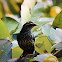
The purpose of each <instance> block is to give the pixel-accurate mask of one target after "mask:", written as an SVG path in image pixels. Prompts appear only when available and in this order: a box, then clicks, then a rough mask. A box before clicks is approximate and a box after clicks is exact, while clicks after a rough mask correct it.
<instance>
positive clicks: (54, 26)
mask: <svg viewBox="0 0 62 62" xmlns="http://www.w3.org/2000/svg"><path fill="white" fill-rule="evenodd" d="M5 2H6V3H7V6H8V7H6V8H7V9H6V10H5V9H4V4H3V3H2V1H0V3H1V4H0V8H1V10H0V18H1V19H2V20H1V19H0V39H5V38H6V37H9V39H10V40H11V41H12V38H11V36H10V35H13V34H15V35H16V36H17V33H19V32H20V30H21V27H22V25H23V24H24V23H25V22H27V21H30V20H31V21H33V22H35V23H37V24H38V25H39V26H37V27H34V28H33V29H32V32H33V34H34V35H35V37H36V41H35V50H36V51H37V52H38V53H39V55H37V56H36V58H37V59H36V60H38V58H40V59H39V60H40V61H41V59H42V60H43V61H44V60H45V58H44V57H43V56H47V57H46V59H47V58H48V56H50V55H52V56H54V54H55V53H56V52H57V51H55V50H56V49H58V52H59V51H60V50H61V49H62V46H61V45H62V11H61V12H60V13H59V14H58V15H57V16H56V17H55V19H54V18H50V17H51V16H50V14H49V13H50V8H51V7H52V6H53V5H51V6H50V5H49V4H47V3H48V2H47V0H46V1H43V2H42V1H40V2H38V1H37V0H34V1H33V0H30V1H29V0H27V1H26V0H24V2H23V3H22V5H21V4H20V5H21V10H20V8H19V6H18V4H17V3H16V2H14V1H12V0H6V1H5ZM46 2H47V3H46ZM59 2H60V1H59ZM29 3H30V4H29ZM56 3H57V2H56ZM45 4H46V7H45ZM58 6H60V5H59V4H58ZM61 6H62V5H61ZM61 6H60V7H61ZM3 10H5V11H4V12H6V14H8V13H9V14H14V15H17V17H20V11H21V17H20V18H21V21H19V23H18V22H17V21H18V20H19V19H18V20H16V18H15V19H13V17H12V18H11V17H3V16H5V13H4V12H2V11H3ZM3 14H4V15H3ZM55 15H56V14H55ZM46 17H48V18H46ZM52 22H53V23H52ZM20 23H21V24H20ZM50 23H51V24H50ZM15 43H16V44H15ZM12 44H13V46H14V45H16V46H14V47H12V58H19V57H20V55H22V53H23V50H22V49H20V48H19V47H18V44H17V42H16V41H14V42H12ZM53 51H55V52H53ZM49 53H50V54H49ZM0 54H3V52H2V51H0ZM32 56H33V55H32ZM32 56H31V57H32ZM31 57H30V55H29V57H28V58H29V59H28V60H29V61H35V60H33V59H35V58H31ZM26 58H27V57H26ZM53 58H55V57H53ZM56 59H58V58H56ZM58 60H60V61H62V59H61V57H60V59H58ZM58 60H57V61H58Z"/></svg>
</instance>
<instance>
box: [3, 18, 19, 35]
mask: <svg viewBox="0 0 62 62" xmlns="http://www.w3.org/2000/svg"><path fill="white" fill-rule="evenodd" d="M2 20H3V22H4V23H5V24H6V26H7V28H8V30H9V33H10V34H13V33H14V32H16V30H17V29H18V22H17V21H16V20H14V19H13V18H10V17H4V18H2Z"/></svg>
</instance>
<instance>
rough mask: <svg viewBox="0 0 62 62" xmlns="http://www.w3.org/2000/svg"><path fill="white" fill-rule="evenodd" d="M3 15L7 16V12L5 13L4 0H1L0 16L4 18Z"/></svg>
mask: <svg viewBox="0 0 62 62" xmlns="http://www.w3.org/2000/svg"><path fill="white" fill-rule="evenodd" d="M3 16H5V13H4V8H3V5H2V2H1V1H0V18H2V17H3Z"/></svg>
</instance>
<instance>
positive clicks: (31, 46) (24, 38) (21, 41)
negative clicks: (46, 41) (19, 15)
mask: <svg viewBox="0 0 62 62" xmlns="http://www.w3.org/2000/svg"><path fill="white" fill-rule="evenodd" d="M34 26H37V24H36V23H34V22H31V21H28V22H26V23H25V24H24V25H23V26H22V29H21V31H20V33H19V34H18V35H17V41H18V45H19V47H20V48H21V49H22V50H23V54H22V56H23V57H25V56H26V55H27V54H33V53H34V51H35V37H34V35H33V34H32V31H31V29H32V28H33V27H34Z"/></svg>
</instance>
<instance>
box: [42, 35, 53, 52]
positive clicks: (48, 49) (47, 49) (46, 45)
mask: <svg viewBox="0 0 62 62" xmlns="http://www.w3.org/2000/svg"><path fill="white" fill-rule="evenodd" d="M43 41H44V46H45V49H46V51H47V52H48V53H51V51H52V50H53V49H52V48H51V47H52V44H51V43H50V40H49V39H48V37H47V36H45V37H44V39H43Z"/></svg>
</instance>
